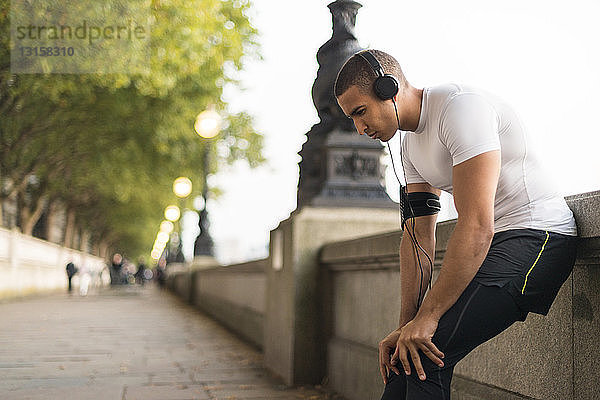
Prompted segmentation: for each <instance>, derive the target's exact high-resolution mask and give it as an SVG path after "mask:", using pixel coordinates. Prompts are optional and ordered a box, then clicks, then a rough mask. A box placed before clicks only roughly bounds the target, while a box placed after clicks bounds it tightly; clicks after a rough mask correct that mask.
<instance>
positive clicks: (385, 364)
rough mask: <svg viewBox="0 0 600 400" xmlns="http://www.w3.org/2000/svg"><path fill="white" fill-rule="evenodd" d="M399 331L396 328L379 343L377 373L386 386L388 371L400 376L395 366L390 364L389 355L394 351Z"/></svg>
mask: <svg viewBox="0 0 600 400" xmlns="http://www.w3.org/2000/svg"><path fill="white" fill-rule="evenodd" d="M400 329H401V328H398V329H396V330H394V331H392V332H391V333H390V334H389V335H387V336H386V337H385V338H384V339H383V340H382V341H381V342H379V372H381V377H382V378H383V384H384V385H387V375H388V371H389V370H392V371H394V372H395V373H396V375H400V371H398V368H397V367H396V366H395V365H392V364H391V362H390V354H391V353H392V351H394V349H395V347H396V343H397V342H398V338H399V337H400Z"/></svg>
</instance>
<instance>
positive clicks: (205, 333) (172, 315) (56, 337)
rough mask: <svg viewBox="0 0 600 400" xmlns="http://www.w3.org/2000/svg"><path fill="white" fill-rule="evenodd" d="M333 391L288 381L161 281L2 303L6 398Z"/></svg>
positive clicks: (183, 398)
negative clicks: (158, 284)
mask: <svg viewBox="0 0 600 400" xmlns="http://www.w3.org/2000/svg"><path fill="white" fill-rule="evenodd" d="M334 398H337V397H334V396H331V395H329V394H327V393H326V392H325V391H323V390H321V389H320V388H319V387H307V388H302V387H301V388H287V387H285V386H283V385H282V384H281V383H280V382H279V381H278V380H276V379H274V378H273V377H272V376H271V375H270V374H269V373H268V372H267V371H266V370H265V369H264V368H263V364H262V355H261V354H260V353H259V352H258V351H256V350H255V349H254V348H252V347H249V346H248V345H246V344H245V343H244V342H242V341H241V340H239V339H237V338H236V337H235V336H233V335H232V334H231V333H230V332H228V331H227V330H225V329H224V328H222V327H221V326H220V325H219V324H217V323H216V322H214V321H213V320H211V319H209V318H208V317H206V316H205V315H204V314H201V313H200V312H198V311H196V310H194V309H193V308H191V307H188V306H187V305H185V304H183V303H181V302H180V301H179V300H178V299H176V298H174V297H172V296H171V295H170V294H168V293H165V292H160V291H159V290H158V289H156V288H153V287H150V288H144V289H141V288H123V289H122V290H109V289H106V290H103V291H101V292H99V293H95V294H94V293H91V294H90V295H89V296H87V297H80V296H78V295H77V294H74V295H72V296H68V295H67V294H61V295H54V296H47V297H36V298H28V299H25V300H21V301H12V302H4V303H0V399H2V400H13V399H14V400H17V399H18V400H26V399H31V400H34V399H35V400H41V399H44V400H52V399H61V400H63V399H75V400H191V399H213V400H223V399H229V400H234V399H239V400H242V399H278V400H284V399H290V400H291V399H310V400H325V399H334Z"/></svg>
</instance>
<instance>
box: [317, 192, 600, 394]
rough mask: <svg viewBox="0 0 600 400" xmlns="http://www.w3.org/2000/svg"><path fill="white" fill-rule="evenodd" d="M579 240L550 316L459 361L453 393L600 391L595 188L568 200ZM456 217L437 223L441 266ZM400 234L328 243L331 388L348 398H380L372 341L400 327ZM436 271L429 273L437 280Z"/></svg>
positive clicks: (535, 318) (599, 240)
mask: <svg viewBox="0 0 600 400" xmlns="http://www.w3.org/2000/svg"><path fill="white" fill-rule="evenodd" d="M567 201H568V204H569V206H570V207H571V209H572V210H573V212H574V214H575V217H576V219H577V223H578V227H579V235H580V237H581V238H582V239H581V242H580V246H579V249H578V259H577V263H576V266H575V269H574V271H573V273H572V275H571V276H570V277H569V279H568V280H567V282H566V283H565V284H564V286H563V287H562V289H561V291H560V293H559V295H558V298H557V299H556V301H555V302H554V304H553V306H552V309H551V310H550V313H549V315H548V316H547V317H542V316H539V315H536V314H529V316H528V318H527V320H526V321H525V322H523V323H521V322H517V323H515V324H514V325H513V326H512V327H511V328H509V329H508V330H507V331H505V332H504V333H502V334H501V335H499V336H498V337H496V338H494V339H492V340H490V341H488V342H487V343H485V344H483V345H481V346H480V347H479V348H477V349H476V350H475V351H473V352H472V353H471V354H470V355H469V356H467V357H466V358H465V359H464V360H463V361H461V362H460V363H459V364H458V365H457V367H456V369H455V377H456V378H455V379H454V381H453V399H472V400H475V399H481V400H483V399H525V398H527V399H530V398H533V399H557V400H558V399H581V400H583V399H586V400H587V399H598V398H600V391H599V390H598V372H597V371H598V368H599V367H600V350H599V349H598V347H597V345H596V343H595V342H596V338H597V335H598V333H600V322H599V319H598V315H597V313H598V312H600V268H599V267H600V191H599V192H593V193H585V194H581V195H576V196H571V197H569V198H567ZM454 225H455V222H454V221H448V222H443V223H440V224H438V229H437V242H436V257H435V265H436V269H437V270H438V271H439V267H440V265H441V261H442V259H443V256H444V253H445V249H446V245H447V241H448V238H449V236H450V234H451V233H452V231H453V229H454ZM400 238H401V232H394V233H391V234H387V235H376V236H370V237H365V238H361V239H359V240H353V241H345V242H338V243H333V244H329V245H326V246H324V248H323V249H322V251H321V263H322V266H323V267H324V268H325V269H326V270H327V271H328V272H327V277H328V280H329V281H330V284H329V286H330V288H331V289H330V293H328V294H326V295H327V296H329V298H331V299H332V304H331V308H330V311H329V313H328V318H327V320H328V321H329V322H328V325H329V333H330V335H329V339H328V358H327V367H328V376H329V382H330V387H331V388H332V389H333V390H335V391H337V392H340V393H341V394H343V395H344V396H345V397H346V398H348V399H349V400H354V399H357V400H358V399H377V398H379V396H380V395H381V392H382V389H383V386H382V385H383V384H382V382H381V377H380V375H379V369H378V365H377V344H378V342H379V340H381V339H382V338H383V337H385V335H387V334H388V333H389V332H390V331H392V330H393V329H395V328H396V327H397V323H398V318H399V309H400V293H399V288H400V282H399V269H398V262H399V259H398V254H397V251H398V243H399V241H400ZM436 275H437V274H434V279H435V276H436Z"/></svg>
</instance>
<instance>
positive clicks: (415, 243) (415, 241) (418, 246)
mask: <svg viewBox="0 0 600 400" xmlns="http://www.w3.org/2000/svg"><path fill="white" fill-rule="evenodd" d="M391 100H392V103H393V104H394V111H395V113H394V114H395V115H396V122H397V123H398V131H399V132H400V135H401V136H400V162H401V163H402V172H403V173H404V182H406V183H407V184H408V180H407V178H406V171H405V170H404V160H403V155H402V133H401V132H402V129H401V128H400V118H399V117H398V108H397V107H396V101H395V100H394V99H393V98H392V99H391ZM387 146H388V150H389V152H390V159H391V160H392V169H393V170H394V175H395V176H396V180H397V181H398V183H399V184H400V196H403V195H404V196H407V194H406V190H405V186H403V185H402V182H401V181H400V178H399V177H398V174H397V173H396V166H395V165H394V157H393V155H392V149H391V147H390V143H389V141H388V142H387ZM402 192H404V193H402ZM406 200H407V201H408V197H407V198H406ZM408 206H409V208H410V214H411V217H410V218H409V219H410V220H412V221H407V222H408V225H409V227H410V225H411V222H412V234H411V232H410V230H409V229H406V232H408V236H409V237H410V239H411V242H412V247H413V250H414V251H415V255H416V256H417V263H418V265H419V271H420V278H419V296H418V297H417V309H418V308H420V307H421V303H422V302H423V299H424V297H425V292H424V291H423V278H424V273H423V265H422V264H421V257H420V255H419V249H420V250H421V251H422V252H423V253H424V254H425V257H427V260H428V261H429V265H430V268H429V279H428V284H427V286H428V287H429V288H431V279H432V275H433V261H432V260H431V257H429V254H427V251H425V249H424V248H423V247H422V246H421V244H420V243H419V240H418V239H417V235H416V233H415V217H414V210H413V208H412V205H411V204H410V201H409V202H408Z"/></svg>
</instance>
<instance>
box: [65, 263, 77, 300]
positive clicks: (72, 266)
mask: <svg viewBox="0 0 600 400" xmlns="http://www.w3.org/2000/svg"><path fill="white" fill-rule="evenodd" d="M66 270H67V279H68V280H69V292H71V290H73V287H72V286H71V280H72V279H73V275H75V274H76V273H77V267H75V264H73V263H72V262H71V261H69V263H68V264H67V267H66Z"/></svg>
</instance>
